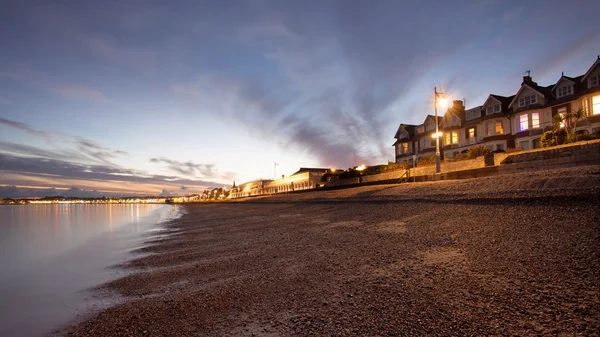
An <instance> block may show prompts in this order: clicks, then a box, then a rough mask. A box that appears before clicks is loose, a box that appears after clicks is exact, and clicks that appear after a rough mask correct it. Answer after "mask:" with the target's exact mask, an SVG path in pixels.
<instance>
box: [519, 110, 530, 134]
mask: <svg viewBox="0 0 600 337" xmlns="http://www.w3.org/2000/svg"><path fill="white" fill-rule="evenodd" d="M528 128H529V118H528V117H527V114H525V115H521V116H520V117H519V131H525V130H527V129H528Z"/></svg>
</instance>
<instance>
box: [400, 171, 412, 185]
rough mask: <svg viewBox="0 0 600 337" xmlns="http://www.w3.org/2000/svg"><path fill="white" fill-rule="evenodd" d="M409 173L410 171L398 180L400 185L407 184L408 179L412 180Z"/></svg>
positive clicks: (405, 172)
mask: <svg viewBox="0 0 600 337" xmlns="http://www.w3.org/2000/svg"><path fill="white" fill-rule="evenodd" d="M409 173H410V170H405V171H404V174H403V175H401V176H400V179H399V180H398V184H401V183H405V182H407V181H408V179H409V178H410V174H409Z"/></svg>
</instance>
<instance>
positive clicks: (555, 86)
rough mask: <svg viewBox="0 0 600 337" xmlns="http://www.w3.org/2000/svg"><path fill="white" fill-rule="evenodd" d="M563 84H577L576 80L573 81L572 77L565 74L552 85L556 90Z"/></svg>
mask: <svg viewBox="0 0 600 337" xmlns="http://www.w3.org/2000/svg"><path fill="white" fill-rule="evenodd" d="M563 84H575V82H573V81H571V80H570V79H568V78H566V77H564V76H561V78H560V79H559V80H558V82H556V84H555V85H554V86H553V87H552V91H554V90H556V88H558V87H560V86H561V85H563Z"/></svg>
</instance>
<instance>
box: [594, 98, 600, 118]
mask: <svg viewBox="0 0 600 337" xmlns="http://www.w3.org/2000/svg"><path fill="white" fill-rule="evenodd" d="M594 99H596V100H597V101H596V102H594ZM592 115H600V95H597V96H592Z"/></svg>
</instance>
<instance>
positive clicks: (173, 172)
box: [0, 0, 600, 197]
mask: <svg viewBox="0 0 600 337" xmlns="http://www.w3.org/2000/svg"><path fill="white" fill-rule="evenodd" d="M598 13H600V2H598V1H591V0H590V1H577V0H573V1H554V0H545V1H536V0H528V1H522V0H519V1H509V0H506V1H495V0H481V1H461V0H457V1H445V0H443V1H416V0H415V1H413V0H405V1H397V0H389V1H388V0H378V1H364V0H363V1H354V0H340V1H329V0H318V1H310V0H304V1H285V0H276V1H269V0H244V1H232V0H223V1H212V0H211V1H200V0H185V1H178V0H172V1H144V0H120V1H79V0H77V1H20V0H19V1H15V0H5V1H2V2H1V3H0V51H1V52H0V197H19V196H43V195H47V194H49V193H50V194H52V193H53V194H52V195H57V194H62V195H74V196H87V195H89V196H97V195H158V194H162V195H182V194H189V193H198V192H201V191H202V190H204V189H207V188H213V187H222V186H231V184H232V183H233V181H234V180H235V181H236V182H237V183H238V184H239V183H241V182H245V181H250V180H254V179H258V178H273V177H274V175H275V174H276V175H277V176H280V175H282V174H284V175H289V174H292V173H293V172H295V171H297V170H298V169H299V168H300V167H335V168H348V167H353V166H356V165H360V164H367V165H375V164H385V163H387V162H388V160H389V161H393V158H394V148H393V147H392V144H393V142H394V138H393V137H394V134H395V132H396V130H397V128H398V125H399V124H400V123H409V124H420V123H422V122H423V120H424V118H425V116H426V115H427V114H432V113H433V103H432V101H433V99H432V98H433V88H434V87H435V86H437V87H438V88H442V89H443V90H444V91H445V92H446V95H447V96H448V97H449V98H450V99H464V100H465V101H466V106H467V108H470V107H474V106H477V105H481V104H483V103H484V102H485V99H486V98H487V96H488V95H489V94H490V93H494V94H498V95H506V96H508V95H512V94H515V93H516V91H518V89H519V86H520V84H521V81H522V76H523V75H524V72H525V71H526V70H530V71H531V75H532V77H533V79H534V81H536V82H538V83H539V84H540V85H549V84H551V83H554V82H556V81H557V80H558V78H559V77H560V75H561V72H563V71H564V73H565V75H570V76H578V75H581V74H584V73H585V72H586V71H587V69H588V68H589V67H590V66H591V65H592V63H593V62H594V61H595V59H596V57H597V55H598V54H600V33H598V32H600V21H599V20H598ZM275 163H278V165H277V166H275ZM275 169H276V171H275Z"/></svg>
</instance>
